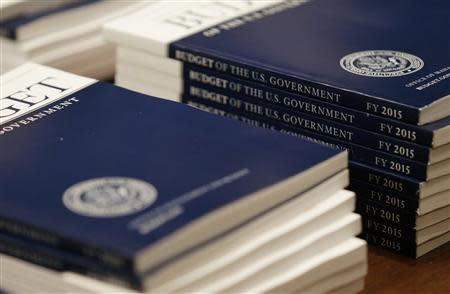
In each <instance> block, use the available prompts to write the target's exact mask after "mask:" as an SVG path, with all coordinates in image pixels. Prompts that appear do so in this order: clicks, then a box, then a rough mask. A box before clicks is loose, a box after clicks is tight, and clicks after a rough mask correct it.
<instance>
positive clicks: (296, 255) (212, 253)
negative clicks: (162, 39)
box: [0, 63, 367, 293]
mask: <svg viewBox="0 0 450 294" xmlns="http://www.w3.org/2000/svg"><path fill="white" fill-rule="evenodd" d="M1 87H2V93H1V98H0V102H1V103H0V105H1V109H0V114H1V116H0V149H1V150H2V152H1V153H0V166H1V167H2V168H1V169H0V203H1V206H0V252H2V253H3V254H6V255H11V256H14V257H16V258H20V259H23V260H26V261H29V262H32V263H35V264H38V265H41V266H44V267H47V268H49V269H54V270H59V271H64V272H65V274H64V275H63V276H66V277H67V272H69V273H70V272H74V273H81V274H83V275H85V276H89V277H94V278H98V279H103V280H105V281H108V282H111V283H116V284H119V285H122V286H126V287H129V288H134V289H139V290H145V291H155V292H157V293H168V292H182V293H187V292H190V293H200V292H202V293H203V292H205V293H206V292H227V293H240V292H252V293H258V292H267V291H274V292H278V293H288V292H295V291H309V292H317V293H319V292H320V293H322V292H328V291H334V290H335V291H338V292H339V291H348V290H349V289H351V290H352V291H355V292H356V291H357V290H358V289H360V287H361V286H362V284H363V279H364V276H365V274H366V272H367V257H366V242H365V241H363V240H361V239H358V238H356V237H355V236H356V235H358V234H359V233H360V232H361V219H360V216H359V215H358V214H355V213H353V211H354V209H355V203H356V201H355V194H354V193H353V192H350V191H346V190H344V188H345V187H346V186H347V185H348V182H349V175H348V169H347V165H348V159H347V152H345V151H339V150H335V149H332V148H329V147H325V146H321V145H318V144H316V143H312V142H309V141H306V140H299V139H298V138H295V137H292V136H287V135H284V134H280V133H279V132H274V131H271V130H266V129H261V128H256V127H252V126H248V125H246V124H242V123H240V122H237V121H234V120H231V119H227V118H221V117H217V116H216V115H213V114H210V113H206V112H204V111H200V110H197V109H194V108H192V107H189V106H186V105H182V104H180V103H175V102H171V101H167V100H163V99H158V98H154V97H150V96H146V95H143V94H139V93H136V92H132V91H129V90H127V89H124V88H121V87H117V86H114V85H111V84H108V83H103V82H98V81H96V80H93V79H90V78H86V77H81V76H77V75H74V74H71V73H67V72H63V71H60V70H56V69H53V68H49V67H45V66H42V65H37V64H33V63H29V64H25V65H22V66H20V67H18V68H16V69H15V70H13V71H10V72H9V73H7V74H6V75H3V76H2V77H1ZM6 262H9V259H7V260H6ZM12 262H14V260H13V261H12ZM16 264H17V266H18V267H19V268H20V267H21V264H22V265H23V263H20V262H18V261H17V260H16ZM25 265H26V264H25ZM14 268H15V267H14V266H11V267H10V266H7V267H5V266H2V270H4V271H5V273H4V274H3V275H2V285H1V287H4V288H5V289H4V290H7V291H8V292H12V293H14V292H15V291H16V290H17V288H15V287H19V286H20V285H22V286H24V287H25V286H26V285H29V281H30V280H33V277H34V275H33V274H30V275H31V276H30V275H28V274H26V272H27V271H22V270H21V271H20V272H21V274H20V275H14ZM11 272H12V273H11ZM16 272H17V271H16ZM32 272H33V270H32V269H30V273H32ZM8 273H10V274H8ZM53 276H54V277H55V279H56V277H60V278H61V275H53ZM69 276H70V275H69ZM21 279H23V280H22V283H20V282H18V281H20V280H21ZM48 279H49V280H45V278H42V280H40V285H41V286H42V287H47V285H48V286H55V287H56V285H59V283H62V282H61V281H59V282H58V281H53V282H52V278H48ZM44 280H45V281H44ZM88 284H89V283H88ZM14 285H16V286H14ZM6 287H8V288H6ZM15 289H16V290H15ZM17 291H19V290H17ZM19 292H20V291H19ZM42 292H43V293H44V292H45V291H42Z"/></svg>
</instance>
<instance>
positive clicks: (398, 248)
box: [359, 231, 417, 258]
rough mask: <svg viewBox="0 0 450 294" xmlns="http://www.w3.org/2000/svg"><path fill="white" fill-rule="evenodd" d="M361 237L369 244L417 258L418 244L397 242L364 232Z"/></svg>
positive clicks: (390, 238) (405, 241) (409, 241)
mask: <svg viewBox="0 0 450 294" xmlns="http://www.w3.org/2000/svg"><path fill="white" fill-rule="evenodd" d="M359 237H360V238H361V239H364V240H366V241H367V243H369V244H372V245H375V246H378V247H382V248H384V249H387V250H389V251H392V252H395V253H398V254H401V255H405V256H408V257H412V258H416V247H417V245H416V242H414V241H412V240H397V239H395V238H392V237H386V236H383V235H379V234H376V233H373V232H368V231H363V233H362V234H361V235H359Z"/></svg>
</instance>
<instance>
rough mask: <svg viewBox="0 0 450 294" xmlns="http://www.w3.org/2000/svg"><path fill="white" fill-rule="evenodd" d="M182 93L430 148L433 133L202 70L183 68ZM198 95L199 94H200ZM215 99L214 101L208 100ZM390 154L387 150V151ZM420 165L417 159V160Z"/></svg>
mask: <svg viewBox="0 0 450 294" xmlns="http://www.w3.org/2000/svg"><path fill="white" fill-rule="evenodd" d="M183 81H184V92H185V93H186V94H187V93H189V91H190V90H191V89H190V85H198V86H199V88H200V89H199V90H198V92H202V90H201V88H205V89H206V90H208V91H220V92H221V93H225V94H226V95H230V96H236V95H238V96H245V97H248V98H251V100H250V101H255V102H257V101H262V102H266V103H268V104H269V105H276V106H281V107H284V108H286V109H289V110H293V111H296V112H302V113H306V114H313V115H315V116H317V117H322V118H324V119H327V120H333V121H337V122H341V123H345V124H347V125H351V126H357V127H358V128H363V129H366V130H369V131H372V132H375V133H378V134H383V135H386V136H389V137H393V138H397V139H400V140H403V141H408V142H412V143H415V144H419V145H423V146H428V147H431V146H432V140H433V132H432V131H429V130H427V129H424V128H421V127H419V126H415V125H411V124H405V123H402V122H398V121H395V120H392V119H387V118H383V117H380V116H376V115H373V114H370V113H367V112H363V111H358V110H354V109H351V108H347V107H343V106H338V105H335V104H332V103H329V102H324V101H320V100H315V99H312V98H308V97H306V96H304V95H299V94H294V93H290V92H287V91H283V90H277V89H275V88H270V87H267V86H264V85H261V84H258V83H255V82H249V81H245V80H243V79H239V78H234V77H232V76H229V75H228V76H227V75H224V74H220V73H217V72H213V71H210V70H207V69H202V68H201V67H197V66H192V65H189V64H187V65H184V66H183ZM199 94H200V93H199ZM211 99H214V98H211ZM394 148H395V147H393V148H392V149H393V150H392V152H394V153H396V154H398V155H402V153H403V152H404V151H401V150H399V149H398V147H397V149H394ZM387 151H389V150H387ZM405 155H407V157H408V158H409V159H412V160H416V156H415V154H414V153H412V154H405ZM419 161H420V159H419Z"/></svg>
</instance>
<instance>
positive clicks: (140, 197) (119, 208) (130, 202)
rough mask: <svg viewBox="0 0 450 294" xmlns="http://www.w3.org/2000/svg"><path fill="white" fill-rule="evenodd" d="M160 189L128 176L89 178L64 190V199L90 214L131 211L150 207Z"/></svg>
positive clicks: (119, 214)
mask: <svg viewBox="0 0 450 294" xmlns="http://www.w3.org/2000/svg"><path fill="white" fill-rule="evenodd" d="M157 195H158V192H157V190H156V188H155V187H154V186H153V185H151V184H150V183H147V182H144V181H142V180H138V179H133V178H124V177H104V178H95V179H90V180H86V181H83V182H80V183H77V184H75V185H73V186H71V187H70V188H69V189H67V190H66V191H65V192H64V195H63V203H64V205H65V206H66V207H67V208H68V209H69V210H71V211H73V212H75V213H77V214H81V215H84V216H90V217H117V216H124V215H129V214H132V213H136V212H138V211H141V210H143V209H145V208H147V207H149V206H150V205H151V204H152V203H153V202H155V200H156V198H157Z"/></svg>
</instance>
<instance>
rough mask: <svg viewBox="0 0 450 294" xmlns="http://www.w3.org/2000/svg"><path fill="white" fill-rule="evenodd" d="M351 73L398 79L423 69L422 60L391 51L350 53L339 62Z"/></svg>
mask: <svg viewBox="0 0 450 294" xmlns="http://www.w3.org/2000/svg"><path fill="white" fill-rule="evenodd" d="M340 64H341V67H342V68H343V69H345V70H346V71H349V72H351V73H354V74H357V75H361V76H367V77H398V76H403V75H408V74H411V73H413V72H416V71H418V70H420V69H421V68H422V67H423V60H422V59H420V58H419V57H417V56H414V55H412V54H408V53H404V52H398V51H392V50H369V51H360V52H355V53H351V54H349V55H346V56H344V57H343V58H342V59H341V61H340Z"/></svg>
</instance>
